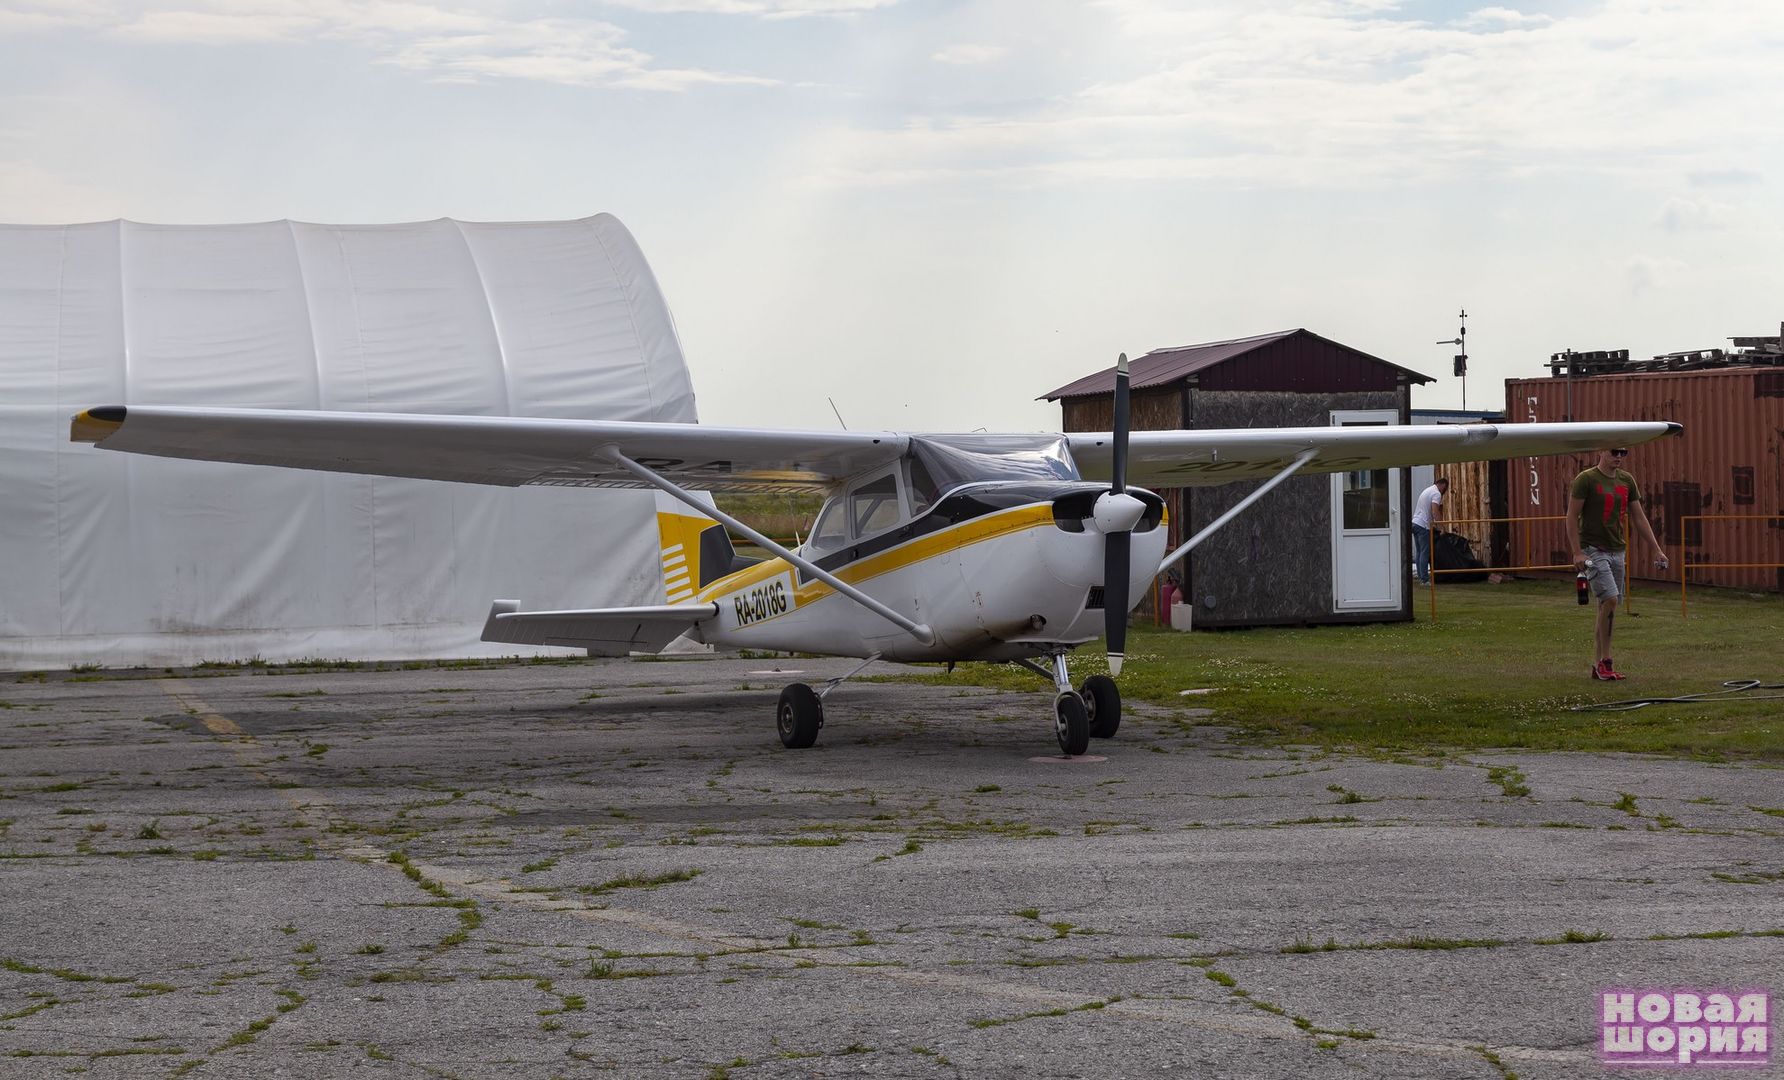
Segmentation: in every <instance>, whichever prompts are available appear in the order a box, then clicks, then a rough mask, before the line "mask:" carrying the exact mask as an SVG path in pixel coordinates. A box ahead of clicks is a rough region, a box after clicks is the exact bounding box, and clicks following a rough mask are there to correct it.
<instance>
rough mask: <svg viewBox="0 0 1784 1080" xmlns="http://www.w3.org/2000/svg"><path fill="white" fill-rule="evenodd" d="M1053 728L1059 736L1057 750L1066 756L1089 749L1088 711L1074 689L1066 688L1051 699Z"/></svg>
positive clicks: (1076, 754)
mask: <svg viewBox="0 0 1784 1080" xmlns="http://www.w3.org/2000/svg"><path fill="white" fill-rule="evenodd" d="M1053 730H1054V733H1055V734H1057V735H1058V736H1059V752H1060V753H1062V754H1064V755H1065V756H1066V757H1077V756H1078V755H1079V754H1082V753H1083V752H1084V751H1086V750H1088V749H1090V712H1089V710H1088V709H1086V708H1085V706H1084V699H1083V698H1081V697H1079V696H1078V694H1077V692H1076V691H1072V690H1067V691H1066V692H1065V693H1063V694H1060V695H1059V696H1058V697H1056V698H1054V699H1053Z"/></svg>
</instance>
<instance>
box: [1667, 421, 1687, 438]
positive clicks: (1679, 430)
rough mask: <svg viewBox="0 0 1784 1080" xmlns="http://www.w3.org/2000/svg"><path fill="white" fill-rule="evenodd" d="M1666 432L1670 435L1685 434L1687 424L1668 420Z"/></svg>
mask: <svg viewBox="0 0 1784 1080" xmlns="http://www.w3.org/2000/svg"><path fill="white" fill-rule="evenodd" d="M1666 433H1667V434H1668V435H1683V434H1685V425H1684V424H1680V423H1675V422H1674V421H1671V420H1668V421H1667V422H1666Z"/></svg>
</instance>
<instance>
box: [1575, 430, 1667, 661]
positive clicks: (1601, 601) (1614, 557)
mask: <svg viewBox="0 0 1784 1080" xmlns="http://www.w3.org/2000/svg"><path fill="white" fill-rule="evenodd" d="M1627 460H1629V451H1628V450H1626V449H1623V448H1621V447H1619V448H1618V449H1615V450H1603V451H1600V452H1599V454H1598V464H1597V465H1594V466H1593V467H1592V468H1590V469H1587V470H1586V471H1585V472H1583V473H1580V474H1579V475H1578V476H1576V477H1574V478H1573V487H1572V488H1571V489H1569V491H1568V499H1567V533H1568V535H1569V536H1572V537H1573V538H1574V548H1573V565H1574V567H1575V568H1576V569H1580V570H1583V571H1585V573H1586V578H1587V580H1588V581H1590V582H1591V585H1592V595H1593V597H1595V598H1596V599H1597V600H1598V633H1597V640H1596V645H1597V651H1596V653H1595V654H1594V660H1593V662H1592V677H1593V678H1594V679H1607V680H1609V679H1621V678H1622V677H1623V676H1622V674H1621V673H1619V672H1618V671H1617V669H1616V667H1615V666H1614V665H1612V663H1611V626H1612V623H1613V622H1614V620H1615V619H1616V617H1617V599H1618V597H1619V596H1621V595H1622V590H1621V588H1620V587H1619V582H1620V581H1621V580H1622V578H1623V572H1624V554H1625V552H1626V551H1627V549H1628V546H1629V545H1628V540H1627V539H1626V538H1625V537H1624V535H1623V518H1624V515H1625V514H1627V515H1628V517H1629V520H1631V521H1633V522H1635V523H1636V525H1637V529H1636V531H1637V532H1639V533H1641V534H1642V536H1643V537H1644V538H1645V539H1646V540H1647V541H1648V543H1649V544H1650V545H1651V546H1652V547H1653V548H1654V565H1655V566H1656V567H1658V568H1660V569H1662V570H1664V569H1666V565H1667V563H1666V553H1665V552H1664V551H1662V550H1661V549H1660V541H1659V540H1657V539H1655V538H1654V526H1652V525H1650V524H1648V515H1647V512H1646V511H1645V509H1644V508H1643V507H1642V505H1641V501H1642V489H1641V488H1640V487H1639V486H1637V485H1636V482H1635V477H1633V476H1631V475H1630V474H1629V473H1627V472H1625V471H1624V469H1623V463H1624V462H1625V461H1627Z"/></svg>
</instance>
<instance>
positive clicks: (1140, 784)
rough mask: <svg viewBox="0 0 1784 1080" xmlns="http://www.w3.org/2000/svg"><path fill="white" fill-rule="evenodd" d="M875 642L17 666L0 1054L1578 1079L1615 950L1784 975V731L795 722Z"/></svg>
mask: <svg viewBox="0 0 1784 1080" xmlns="http://www.w3.org/2000/svg"><path fill="white" fill-rule="evenodd" d="M852 666H853V662H852V661H842V660H837V661H833V660H803V659H800V660H789V659H776V660H761V659H738V658H735V657H720V658H712V659H688V660H678V661H673V662H664V661H656V662H642V661H628V660H607V661H588V662H577V663H548V664H533V663H514V664H506V665H496V666H468V667H463V668H454V667H450V666H446V667H433V666H424V667H413V668H404V669H396V670H384V671H369V670H358V671H347V670H309V671H299V670H289V669H270V670H260V669H234V670H232V669H224V670H205V671H182V672H177V673H172V674H166V675H162V674H160V673H152V672H142V671H132V672H102V673H52V674H48V675H43V676H32V675H25V676H15V675H5V676H0V904H3V911H4V920H3V923H0V1076H6V1077H38V1076H43V1077H50V1076H57V1077H60V1076H64V1075H67V1074H69V1073H83V1074H85V1075H89V1076H94V1077H107V1076H131V1077H134V1076H148V1077H174V1076H189V1077H193V1078H206V1077H244V1076H281V1077H334V1076H341V1075H349V1074H351V1075H359V1070H362V1069H375V1070H377V1071H378V1072H379V1074H380V1075H389V1076H393V1077H403V1076H415V1077H465V1078H470V1077H503V1078H511V1077H540V1078H545V1077H554V1076H564V1077H575V1076H598V1075H614V1076H642V1077H658V1076H661V1077H684V1076H685V1077H699V1078H709V1080H710V1078H723V1077H730V1078H733V1080H758V1078H769V1077H813V1076H854V1075H878V1076H910V1077H1001V1076H1023V1077H1080V1076H1094V1077H1149V1076H1161V1075H1184V1076H1194V1077H1283V1078H1296V1080H1300V1078H1322V1077H1347V1078H1349V1077H1357V1076H1371V1077H1374V1076H1381V1077H1408V1078H1413V1077H1418V1078H1429V1077H1458V1078H1479V1080H1503V1078H1504V1077H1506V1076H1509V1075H1512V1074H1514V1073H1515V1074H1516V1075H1517V1076H1519V1077H1525V1078H1535V1077H1563V1078H1576V1077H1577V1078H1588V1077H1590V1078H1596V1077H1604V1076H1608V1075H1611V1074H1610V1073H1609V1072H1607V1070H1605V1069H1604V1068H1603V1067H1602V1066H1600V1064H1599V1062H1598V1058H1597V1042H1596V1040H1597V1037H1598V1036H1597V1026H1596V1023H1597V998H1596V994H1597V992H1598V991H1599V990H1600V989H1602V988H1605V987H1611V986H1640V985H1664V986H1690V985H1704V986H1725V987H1754V986H1767V985H1770V986H1772V988H1773V989H1774V990H1776V989H1778V988H1779V985H1778V984H1779V978H1778V976H1779V973H1780V972H1781V971H1784V844H1781V843H1780V839H1781V836H1784V783H1781V780H1784V772H1780V771H1779V769H1778V768H1777V767H1776V766H1771V765H1763V764H1710V763H1701V762H1687V761H1675V760H1665V759H1656V758H1644V757H1636V756H1630V755H1599V754H1558V753H1557V754H1549V753H1545V754H1531V753H1517V752H1510V751H1507V752H1483V753H1474V752H1469V753H1451V754H1446V755H1442V756H1430V757H1424V756H1415V757H1390V756H1386V755H1381V756H1365V755H1348V754H1331V753H1325V752H1321V751H1318V750H1313V749H1308V748H1296V747H1274V746H1258V745H1251V744H1245V743H1241V742H1236V741H1233V740H1231V739H1229V737H1228V734H1227V732H1225V731H1224V730H1223V729H1221V728H1220V727H1218V726H1216V725H1215V724H1214V723H1213V718H1212V717H1211V716H1210V714H1209V713H1208V712H1207V711H1206V710H1203V709H1191V708H1184V709H1170V708H1160V707H1151V706H1143V705H1142V706H1136V705H1132V704H1130V706H1129V708H1128V712H1127V714H1126V716H1125V717H1124V720H1123V724H1122V728H1121V732H1120V734H1119V736H1118V737H1117V738H1115V739H1114V740H1110V741H1108V742H1098V743H1096V744H1095V745H1093V747H1092V753H1093V755H1094V757H1095V758H1096V760H1085V761H1080V762H1074V763H1063V762H1060V761H1057V760H1052V755H1053V753H1054V749H1055V748H1054V745H1053V733H1052V719H1051V702H1050V695H1049V694H1047V693H1045V692H1043V690H1044V688H1043V687H1042V686H1041V684H1040V681H1039V680H1038V679H1037V680H1036V692H1035V693H1032V694H1020V693H1008V692H1003V691H996V690H989V689H982V688H976V687H969V686H960V687H957V688H956V687H945V686H944V687H935V686H916V685H910V684H906V683H899V682H852V683H849V684H846V685H845V686H843V687H842V688H841V689H839V690H838V691H837V692H835V693H834V694H832V695H831V697H830V698H829V700H828V702H827V705H826V708H827V719H828V722H827V725H826V727H825V729H824V730H823V732H822V733H821V735H820V736H819V743H818V745H817V746H816V747H815V748H813V749H811V750H807V751H787V750H783V749H782V748H781V747H780V745H779V743H778V741H777V740H776V738H775V734H774V722H773V713H774V705H775V698H776V694H777V693H778V691H779V689H780V687H781V686H782V685H783V684H785V683H787V682H790V681H796V680H798V681H808V682H818V681H820V680H822V679H823V678H827V677H831V676H835V675H841V674H843V673H844V672H845V671H847V670H848V669H849V668H850V667H852ZM776 669H779V670H778V671H777V670H776ZM899 670H900V669H899V668H897V667H895V666H894V665H888V664H880V665H876V666H875V668H874V669H873V671H871V672H870V674H895V673H897V672H898V671H899ZM795 671H797V672H799V674H794V672H795ZM1186 700H1194V699H1186ZM1777 1031H1778V1025H1777V1024H1776V1023H1775V1022H1774V1024H1773V1034H1774V1037H1775V1036H1776V1034H1777ZM1774 1056H1775V1058H1776V1059H1777V1061H1778V1062H1779V1064H1778V1065H1775V1066H1774V1067H1773V1072H1772V1073H1771V1075H1779V1074H1781V1073H1780V1069H1781V1068H1784V1056H1778V1055H1774ZM1764 1072H1765V1070H1749V1071H1748V1072H1747V1075H1754V1074H1756V1073H1764Z"/></svg>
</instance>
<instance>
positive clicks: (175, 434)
mask: <svg viewBox="0 0 1784 1080" xmlns="http://www.w3.org/2000/svg"><path fill="white" fill-rule="evenodd" d="M1678 430H1681V428H1680V426H1679V425H1678V424H1668V423H1583V424H1456V425H1420V426H1411V427H1409V426H1371V427H1363V426H1357V427H1315V428H1240V429H1232V430H1224V431H1136V432H1134V433H1133V435H1132V438H1131V441H1130V448H1129V456H1128V482H1129V483H1133V484H1139V485H1143V486H1148V487H1191V486H1196V485H1204V484H1224V483H1228V482H1230V481H1233V480H1257V479H1263V478H1266V477H1268V476H1271V475H1273V474H1275V473H1277V472H1279V471H1281V470H1282V469H1283V468H1286V467H1287V465H1288V464H1289V462H1290V461H1292V460H1293V459H1294V457H1295V456H1296V455H1298V454H1300V453H1302V452H1304V451H1307V450H1310V449H1311V450H1315V451H1316V454H1315V456H1314V458H1313V460H1312V461H1310V462H1309V463H1308V464H1307V465H1306V466H1305V467H1304V468H1303V471H1304V472H1348V471H1352V470H1361V469H1382V468H1394V467H1399V466H1407V465H1435V464H1441V463H1443V462H1450V461H1479V460H1485V459H1491V458H1509V457H1526V456H1538V455H1543V454H1564V453H1578V452H1588V451H1593V450H1597V449H1600V448H1603V447H1607V446H1621V445H1624V444H1633V443H1642V442H1647V441H1648V440H1650V439H1657V438H1659V437H1660V436H1662V435H1665V434H1667V433H1669V432H1673V431H1678ZM914 437H916V438H924V436H914ZM71 438H73V439H74V440H75V441H77V442H90V443H94V444H96V445H98V446H100V447H103V448H104V449H107V450H123V451H128V452H131V453H138V454H152V455H156V456H160V457H175V458H193V459H197V460H201V461H235V462H244V463H246V464H251V465H281V466H285V467H287V468H295V469H321V470H325V471H329V472H349V473H368V474H372V475H378V476H409V477H416V478H420V479H426V480H455V481H459V482H463V483H472V484H496V485H502V486H509V487H515V486H520V485H524V484H541V485H553V486H572V487H618V488H636V487H643V486H645V485H644V484H642V483H641V482H640V481H639V480H638V479H637V478H636V477H634V476H633V475H632V474H630V473H628V472H626V471H624V470H622V469H620V468H619V467H618V466H616V465H614V464H612V463H611V462H610V461H608V460H606V459H605V458H603V457H602V456H601V453H600V452H601V450H602V448H604V447H609V446H611V447H614V448H616V449H618V450H619V451H620V452H621V453H623V454H625V455H626V456H627V457H629V458H631V459H633V460H635V461H638V462H640V463H642V464H644V465H646V466H648V467H649V468H651V469H652V470H654V471H655V472H657V473H659V474H661V475H663V476H666V477H668V478H669V479H670V480H673V481H675V482H677V483H680V484H684V485H687V486H690V487H697V488H701V489H704V490H710V491H744V492H748V491H759V492H781V491H790V492H798V491H826V490H828V489H830V488H832V487H833V486H834V485H835V484H836V483H837V482H838V481H841V480H844V479H846V478H848V477H850V476H854V475H857V474H859V473H861V472H864V471H866V470H867V469H870V468H873V467H874V466H877V465H882V464H886V463H888V462H891V461H895V460H897V458H898V457H900V456H901V455H902V454H903V453H904V452H905V451H906V449H907V448H908V447H909V446H910V443H911V439H912V438H913V436H908V435H902V434H897V433H894V432H888V431H798V430H781V429H772V428H727V427H708V426H706V425H704V424H661V423H628V422H624V421H597V420H553V419H536V418H524V417H500V416H438V415H431V414H423V413H361V412H313V411H306V410H289V409H228V408H193V407H181V406H158V405H157V406H150V405H130V406H123V405H111V406H103V407H99V408H93V409H88V410H87V411H85V412H83V413H80V414H78V415H76V416H75V417H74V420H73V424H72V430H71ZM935 438H936V439H941V440H943V441H952V442H960V443H963V444H971V445H973V446H980V444H983V446H982V447H981V448H982V449H984V450H986V452H989V453H993V454H995V453H997V452H998V451H999V450H1000V449H1005V448H1006V447H1005V446H1004V444H1005V443H1007V442H1009V441H1010V440H1009V439H1008V438H1005V437H1001V436H993V435H966V436H936V437H935ZM1063 438H1064V439H1065V440H1067V442H1068V443H1069V444H1070V448H1071V453H1072V457H1073V459H1074V460H1075V461H1076V462H1077V464H1078V467H1079V469H1080V470H1081V471H1082V473H1083V475H1084V477H1085V478H1086V479H1093V480H1094V479H1106V478H1107V477H1108V476H1109V474H1110V471H1111V469H1112V444H1113V437H1112V436H1111V435H1109V434H1107V433H1103V432H1074V433H1071V434H1068V435H1065V436H1063ZM1018 441H1023V440H1018ZM1029 441H1032V437H1030V440H1029ZM1024 444H1025V445H1026V442H1024Z"/></svg>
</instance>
